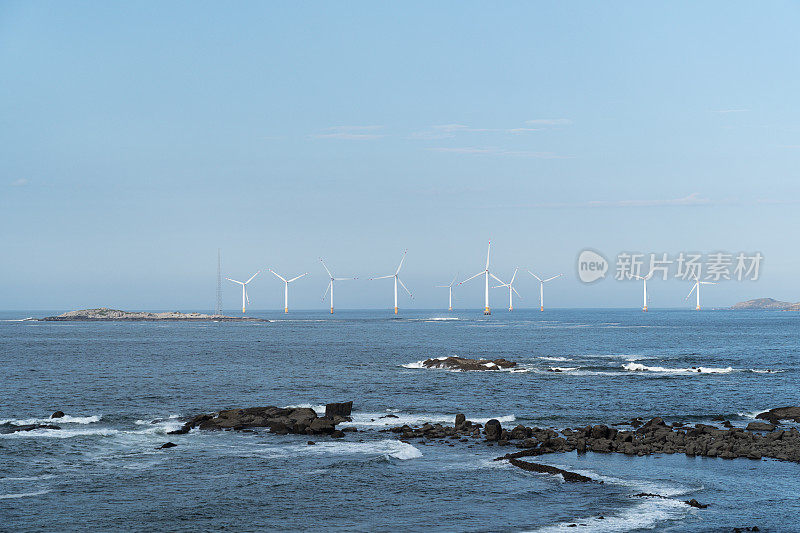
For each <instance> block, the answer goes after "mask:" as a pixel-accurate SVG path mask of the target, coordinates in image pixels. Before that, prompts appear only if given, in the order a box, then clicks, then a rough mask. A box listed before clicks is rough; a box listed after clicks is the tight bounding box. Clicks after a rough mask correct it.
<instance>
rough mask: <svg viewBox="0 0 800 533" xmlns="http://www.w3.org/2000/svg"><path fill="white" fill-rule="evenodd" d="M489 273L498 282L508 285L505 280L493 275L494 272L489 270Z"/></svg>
mask: <svg viewBox="0 0 800 533" xmlns="http://www.w3.org/2000/svg"><path fill="white" fill-rule="evenodd" d="M489 275H490V276H492V277H493V278H494V279H496V280H497V281H499V282H500V283H502V284H503V285H505V286H508V283H506V282H505V281H503V280H502V279H500V278H498V277H497V276H495V275H494V274H492V273H491V272H489Z"/></svg>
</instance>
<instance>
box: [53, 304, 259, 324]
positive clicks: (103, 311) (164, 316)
mask: <svg viewBox="0 0 800 533" xmlns="http://www.w3.org/2000/svg"><path fill="white" fill-rule="evenodd" d="M39 320H40V321H43V322H60V321H70V320H82V321H97V320H107V321H113V320H133V321H154V320H190V321H198V322H203V321H216V322H220V321H221V322H233V321H241V320H244V321H254V322H268V321H267V320H264V319H261V318H250V317H235V316H224V315H207V314H204V313H181V312H179V311H169V312H166V313H147V312H137V311H121V310H119V309H109V308H108V307H99V308H97V309H80V310H78V311H70V312H68V313H63V314H61V315H57V316H48V317H45V318H40V319H39Z"/></svg>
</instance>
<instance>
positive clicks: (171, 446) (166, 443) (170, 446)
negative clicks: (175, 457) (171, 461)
mask: <svg viewBox="0 0 800 533" xmlns="http://www.w3.org/2000/svg"><path fill="white" fill-rule="evenodd" d="M175 446H177V444H175V443H174V442H165V443H164V444H162V445H161V446H159V447H158V448H156V449H157V450H166V449H168V448H174V447H175Z"/></svg>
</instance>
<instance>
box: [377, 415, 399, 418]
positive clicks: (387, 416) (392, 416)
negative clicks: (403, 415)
mask: <svg viewBox="0 0 800 533" xmlns="http://www.w3.org/2000/svg"><path fill="white" fill-rule="evenodd" d="M380 418H400V417H399V416H397V415H383V416H382V417H380Z"/></svg>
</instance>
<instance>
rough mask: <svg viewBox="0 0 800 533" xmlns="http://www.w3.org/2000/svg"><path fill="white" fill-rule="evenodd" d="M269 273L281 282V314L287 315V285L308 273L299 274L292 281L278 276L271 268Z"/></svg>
mask: <svg viewBox="0 0 800 533" xmlns="http://www.w3.org/2000/svg"><path fill="white" fill-rule="evenodd" d="M269 271H270V272H272V273H273V274H275V275H276V276H277V277H278V279H280V280H281V281H282V282H283V312H284V313H288V312H289V284H290V283H291V282H293V281H297V280H298V279H300V278H302V277H303V276H305V275H306V274H308V272H306V273H305V274H300V275H299V276H295V277H293V278H292V279H286V278H284V277H283V276H281V275H280V274H278V273H277V272H275V271H274V270H272V269H271V268H270V269H269Z"/></svg>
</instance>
